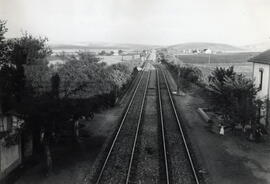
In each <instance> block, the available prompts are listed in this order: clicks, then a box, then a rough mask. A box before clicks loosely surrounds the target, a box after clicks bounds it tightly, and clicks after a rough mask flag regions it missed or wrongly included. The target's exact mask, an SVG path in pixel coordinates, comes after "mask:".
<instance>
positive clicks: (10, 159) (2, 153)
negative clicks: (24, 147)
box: [0, 143, 21, 180]
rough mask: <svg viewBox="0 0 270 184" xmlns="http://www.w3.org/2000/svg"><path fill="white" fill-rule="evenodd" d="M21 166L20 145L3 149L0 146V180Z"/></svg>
mask: <svg viewBox="0 0 270 184" xmlns="http://www.w3.org/2000/svg"><path fill="white" fill-rule="evenodd" d="M19 164H21V148H20V143H19V144H16V145H13V146H10V147H5V146H2V145H1V144H0V180H1V179H3V178H4V177H5V176H6V175H7V174H9V173H10V172H11V171H12V170H13V169H15V168H16V167H17V166H18V165H19Z"/></svg>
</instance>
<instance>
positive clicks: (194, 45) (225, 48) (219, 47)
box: [168, 42, 244, 52]
mask: <svg viewBox="0 0 270 184" xmlns="http://www.w3.org/2000/svg"><path fill="white" fill-rule="evenodd" d="M168 49H172V50H175V51H177V50H179V51H180V50H184V49H211V50H213V51H221V52H239V51H244V49H243V48H239V47H235V46H232V45H228V44H221V43H206V42H190V43H182V44H177V45H171V46H169V47H168Z"/></svg>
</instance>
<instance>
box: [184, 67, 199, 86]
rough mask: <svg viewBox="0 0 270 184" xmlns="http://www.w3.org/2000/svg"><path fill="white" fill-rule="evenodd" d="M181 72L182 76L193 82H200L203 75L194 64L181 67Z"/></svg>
mask: <svg viewBox="0 0 270 184" xmlns="http://www.w3.org/2000/svg"><path fill="white" fill-rule="evenodd" d="M179 72H180V77H181V78H183V79H186V80H187V81H189V82H193V83H198V82H199V81H200V80H201V77H202V72H201V70H200V69H199V68H197V67H193V66H183V67H179Z"/></svg>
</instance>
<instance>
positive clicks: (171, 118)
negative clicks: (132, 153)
mask: <svg viewBox="0 0 270 184" xmlns="http://www.w3.org/2000/svg"><path fill="white" fill-rule="evenodd" d="M157 75H158V81H159V94H160V101H159V103H160V104H161V105H160V107H161V109H162V110H161V112H160V114H161V117H162V119H163V120H162V121H163V127H164V137H165V138H164V139H165V141H164V142H165V143H166V148H164V149H166V154H167V155H166V157H167V162H168V170H169V171H170V172H169V171H168V174H169V182H170V183H185V184H199V183H200V182H199V179H198V175H197V173H196V170H195V165H194V161H193V159H192V156H191V152H190V149H189V146H188V144H187V140H186V137H185V134H184V131H183V128H182V123H183V120H182V118H181V116H179V115H178V113H177V110H176V107H175V105H174V101H173V98H172V95H171V91H170V88H169V84H168V81H167V77H166V75H165V74H164V72H163V70H162V69H161V68H159V67H158V71H157Z"/></svg>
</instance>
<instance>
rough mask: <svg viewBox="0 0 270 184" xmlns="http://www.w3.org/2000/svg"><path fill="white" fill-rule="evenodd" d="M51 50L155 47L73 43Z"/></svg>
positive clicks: (59, 45) (151, 46)
mask: <svg viewBox="0 0 270 184" xmlns="http://www.w3.org/2000/svg"><path fill="white" fill-rule="evenodd" d="M50 46H51V48H52V49H57V50H62V49H148V48H157V47H159V46H156V45H144V44H125V43H86V42H85V43H75V44H50Z"/></svg>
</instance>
